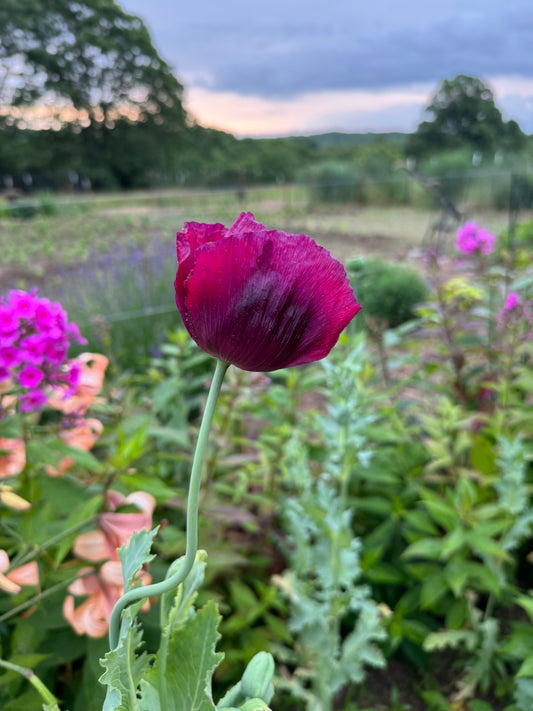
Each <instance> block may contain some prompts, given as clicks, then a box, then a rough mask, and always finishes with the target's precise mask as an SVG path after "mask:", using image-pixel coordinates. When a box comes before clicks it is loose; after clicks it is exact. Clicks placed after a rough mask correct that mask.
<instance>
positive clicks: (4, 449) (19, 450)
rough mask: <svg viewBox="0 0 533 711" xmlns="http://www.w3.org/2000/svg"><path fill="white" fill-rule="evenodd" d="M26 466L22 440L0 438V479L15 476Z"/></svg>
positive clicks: (24, 447) (24, 448)
mask: <svg viewBox="0 0 533 711" xmlns="http://www.w3.org/2000/svg"><path fill="white" fill-rule="evenodd" d="M25 466H26V446H25V444H24V440H22V439H8V438H5V437H0V479H7V477H10V476H16V475H17V474H20V472H21V471H22V470H23V469H24V467H25Z"/></svg>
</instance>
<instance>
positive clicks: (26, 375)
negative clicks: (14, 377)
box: [18, 365, 44, 389]
mask: <svg viewBox="0 0 533 711" xmlns="http://www.w3.org/2000/svg"><path fill="white" fill-rule="evenodd" d="M43 378H44V373H43V371H42V370H40V369H39V368H36V367H35V366H34V365H27V366H25V367H24V368H23V369H22V370H21V371H20V372H19V374H18V379H19V383H20V384H21V385H22V387H23V388H31V389H33V388H36V387H37V386H38V385H39V384H40V382H41V381H42V379H43Z"/></svg>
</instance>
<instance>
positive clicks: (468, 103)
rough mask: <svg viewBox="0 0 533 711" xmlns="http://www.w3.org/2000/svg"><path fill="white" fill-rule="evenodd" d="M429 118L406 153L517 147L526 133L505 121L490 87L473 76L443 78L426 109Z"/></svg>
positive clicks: (423, 123) (417, 154)
mask: <svg viewBox="0 0 533 711" xmlns="http://www.w3.org/2000/svg"><path fill="white" fill-rule="evenodd" d="M425 114H426V116H427V117H428V120H426V121H423V122H422V123H420V125H419V126H418V128H417V130H416V132H415V133H414V134H412V136H411V137H410V139H409V141H408V142H407V145H406V152H407V154H408V155H411V156H414V157H424V156H426V155H428V154H431V153H435V152H438V151H441V150H446V149H454V148H461V147H470V148H472V150H475V151H479V152H481V153H494V152H495V150H497V149H498V148H503V149H508V150H519V149H520V148H521V147H523V145H524V143H525V136H524V134H523V133H522V131H521V130H520V127H519V126H518V124H517V123H516V121H509V122H507V123H506V122H504V120H503V118H502V114H501V112H500V110H499V109H498V107H497V106H496V103H495V101H494V95H493V93H492V91H491V90H490V89H489V87H488V86H487V85H486V84H485V83H484V82H482V81H481V79H477V78H476V77H470V76H466V75H465V74H459V75H458V76H456V77H455V78H454V79H445V80H444V81H443V82H442V84H441V85H440V87H439V89H438V91H437V93H436V94H435V95H434V96H433V97H432V99H431V102H430V103H429V105H428V106H427V107H426V109H425Z"/></svg>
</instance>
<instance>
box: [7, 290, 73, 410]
mask: <svg viewBox="0 0 533 711" xmlns="http://www.w3.org/2000/svg"><path fill="white" fill-rule="evenodd" d="M71 341H77V342H78V343H87V341H86V340H85V339H84V338H82V336H81V334H80V331H79V329H78V327H77V326H76V324H75V323H69V322H68V319H67V314H66V312H65V311H64V309H63V308H62V307H61V304H59V303H57V302H52V301H50V300H49V299H40V298H39V297H38V296H37V291H36V290H35V291H33V292H26V291H18V290H12V291H10V292H9V293H8V294H7V296H5V297H1V298H0V383H2V384H5V383H6V382H9V383H10V386H8V389H13V388H14V386H15V385H18V386H19V387H21V388H22V394H21V395H20V397H19V398H18V402H19V403H20V409H21V410H22V411H23V412H31V411H32V410H39V409H40V408H41V407H43V406H44V405H45V404H46V402H47V401H48V394H47V392H46V391H47V390H49V389H50V388H52V389H53V388H57V387H60V386H66V387H67V388H68V389H69V390H71V391H75V390H76V386H77V384H78V380H79V378H80V368H79V365H78V364H75V363H72V362H70V361H69V360H68V359H67V351H68V348H69V345H70V342H71ZM3 389H5V387H4V388H3Z"/></svg>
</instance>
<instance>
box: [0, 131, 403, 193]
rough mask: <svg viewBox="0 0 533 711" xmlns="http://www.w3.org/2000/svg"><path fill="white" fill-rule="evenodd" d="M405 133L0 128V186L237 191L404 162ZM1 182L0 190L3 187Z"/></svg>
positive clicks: (29, 188)
mask: <svg viewBox="0 0 533 711" xmlns="http://www.w3.org/2000/svg"><path fill="white" fill-rule="evenodd" d="M405 140H406V135H405V134H400V133H391V134H371V133H365V134H343V133H326V134H322V135H317V136H308V137H302V136H292V137H286V138H264V139H252V138H243V139H238V138H236V137H235V136H233V135H231V134H229V133H224V132H222V131H217V130H214V129H209V128H204V127H202V126H199V125H193V126H189V127H186V128H184V129H183V130H181V131H180V132H177V133H174V134H173V135H165V134H164V133H163V132H161V133H160V134H157V133H154V131H153V127H150V129H149V130H148V129H146V130H145V127H143V125H142V124H136V125H130V124H127V123H126V122H123V123H118V124H117V125H115V127H114V128H113V130H107V129H105V128H98V127H93V126H91V127H90V128H87V129H81V130H80V129H79V128H76V129H75V130H74V129H72V128H70V127H68V126H65V127H63V128H62V129H61V130H58V131H55V130H39V131H36V130H30V129H20V128H16V127H13V126H6V127H4V128H3V129H2V130H0V189H1V188H2V187H4V188H10V187H13V188H16V189H19V190H25V191H27V190H35V189H40V190H63V189H69V188H70V189H73V190H84V189H93V190H108V189H117V188H118V189H130V188H145V187H156V186H166V185H184V186H204V187H206V186H230V185H231V186H242V187H245V186H246V185H253V184H258V183H263V184H264V183H273V182H277V183H285V182H293V181H296V180H306V179H307V177H308V176H309V174H310V171H311V173H312V172H313V170H316V169H317V166H320V165H321V164H324V163H332V162H339V161H340V162H342V163H346V164H348V165H350V164H353V165H355V164H360V163H361V162H363V163H364V162H365V161H369V160H370V161H371V162H374V163H375V162H376V161H377V162H378V163H379V164H380V165H381V166H382V167H383V168H385V167H389V166H392V165H393V164H394V163H395V162H397V161H398V160H400V159H402V156H403V146H404V144H405ZM2 182H3V186H2Z"/></svg>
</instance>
